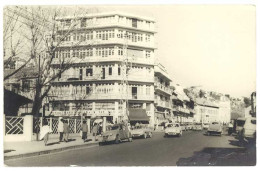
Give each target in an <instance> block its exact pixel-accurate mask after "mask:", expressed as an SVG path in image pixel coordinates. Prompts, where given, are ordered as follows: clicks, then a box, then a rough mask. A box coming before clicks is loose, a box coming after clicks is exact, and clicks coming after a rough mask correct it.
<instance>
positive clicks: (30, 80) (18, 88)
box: [4, 67, 38, 115]
mask: <svg viewBox="0 0 260 171" xmlns="http://www.w3.org/2000/svg"><path fill="white" fill-rule="evenodd" d="M14 71H15V69H5V70H4V75H9V74H10V73H13V72H14ZM37 78H38V71H37V70H36V68H35V67H24V68H23V69H21V70H20V71H19V72H17V73H16V74H14V75H13V76H11V77H10V78H9V79H7V80H5V81H4V88H5V89H6V90H9V91H11V92H14V93H16V94H17V95H18V96H19V95H20V96H23V97H24V98H27V99H29V100H33V98H34V95H35V86H36V81H37ZM17 99H18V98H17ZM31 109H32V103H25V104H24V105H22V106H20V108H19V110H18V115H21V114H25V113H31Z"/></svg>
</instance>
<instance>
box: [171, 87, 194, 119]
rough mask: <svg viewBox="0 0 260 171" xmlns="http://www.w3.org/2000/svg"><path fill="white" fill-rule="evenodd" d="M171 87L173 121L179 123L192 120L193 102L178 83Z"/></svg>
mask: <svg viewBox="0 0 260 171" xmlns="http://www.w3.org/2000/svg"><path fill="white" fill-rule="evenodd" d="M171 88H172V89H173V93H172V96H171V103H172V112H173V115H174V117H173V118H174V121H175V122H180V123H187V122H193V121H194V118H193V116H194V102H193V101H192V100H191V99H190V98H189V97H188V96H187V95H186V94H185V93H184V91H183V88H182V87H181V86H180V85H178V84H176V85H174V86H171Z"/></svg>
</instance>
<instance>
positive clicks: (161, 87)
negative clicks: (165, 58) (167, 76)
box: [154, 82, 171, 95]
mask: <svg viewBox="0 0 260 171" xmlns="http://www.w3.org/2000/svg"><path fill="white" fill-rule="evenodd" d="M154 85H155V89H158V90H161V91H163V92H165V93H167V94H169V95H171V89H170V88H169V87H166V86H164V85H162V84H161V83H159V82H155V83H154Z"/></svg>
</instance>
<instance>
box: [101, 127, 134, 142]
mask: <svg viewBox="0 0 260 171" xmlns="http://www.w3.org/2000/svg"><path fill="white" fill-rule="evenodd" d="M123 140H128V141H129V142H132V134H131V132H130V130H129V128H128V126H127V125H125V124H115V125H112V126H110V127H107V131H106V132H105V133H103V134H102V140H101V143H100V144H102V143H105V142H114V143H116V144H118V143H120V142H122V141H123Z"/></svg>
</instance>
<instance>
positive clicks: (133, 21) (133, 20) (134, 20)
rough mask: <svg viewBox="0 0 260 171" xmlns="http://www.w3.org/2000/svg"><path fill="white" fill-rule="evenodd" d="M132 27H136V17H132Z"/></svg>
mask: <svg viewBox="0 0 260 171" xmlns="http://www.w3.org/2000/svg"><path fill="white" fill-rule="evenodd" d="M132 27H135V28H137V19H136V18H132Z"/></svg>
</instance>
